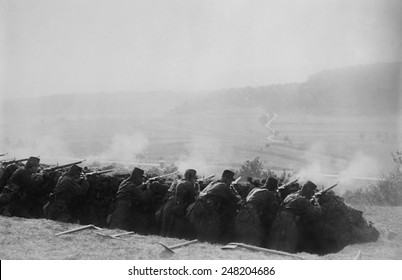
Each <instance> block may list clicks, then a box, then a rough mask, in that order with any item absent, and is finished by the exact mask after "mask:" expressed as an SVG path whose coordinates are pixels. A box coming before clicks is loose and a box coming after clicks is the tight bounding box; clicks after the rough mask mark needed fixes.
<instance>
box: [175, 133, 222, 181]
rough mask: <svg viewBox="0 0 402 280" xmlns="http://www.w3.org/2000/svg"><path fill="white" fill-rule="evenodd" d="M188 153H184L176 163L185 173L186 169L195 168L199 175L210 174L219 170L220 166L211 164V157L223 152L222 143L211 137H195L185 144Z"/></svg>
mask: <svg viewBox="0 0 402 280" xmlns="http://www.w3.org/2000/svg"><path fill="white" fill-rule="evenodd" d="M185 148H186V150H187V151H189V152H188V154H182V155H181V156H180V158H179V160H178V161H177V162H175V165H176V166H177V167H178V169H179V171H180V172H182V173H184V171H185V170H186V169H189V168H191V169H195V170H197V174H198V175H199V176H202V175H205V176H208V175H210V174H212V173H216V172H217V171H218V166H216V165H212V164H211V159H212V158H216V156H217V155H220V154H221V151H222V144H221V143H220V141H217V140H216V139H213V138H211V137H197V138H193V139H192V141H190V142H189V143H188V144H186V145H185Z"/></svg>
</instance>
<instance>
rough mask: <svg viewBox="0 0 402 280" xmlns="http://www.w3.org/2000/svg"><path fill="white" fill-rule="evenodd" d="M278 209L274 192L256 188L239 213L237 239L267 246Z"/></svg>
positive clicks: (236, 229)
mask: <svg viewBox="0 0 402 280" xmlns="http://www.w3.org/2000/svg"><path fill="white" fill-rule="evenodd" d="M278 210H279V202H278V200H277V198H276V196H275V193H274V192H272V191H269V190H267V189H266V188H254V189H253V190H252V191H251V192H250V193H249V194H248V196H247V198H246V204H245V205H243V206H242V207H241V209H240V210H239V213H238V214H237V217H236V223H235V236H236V240H237V241H239V242H243V243H248V244H252V245H256V246H262V247H265V246H266V240H267V239H268V238H269V233H270V229H271V225H272V222H273V221H274V219H275V216H276V214H277V212H278Z"/></svg>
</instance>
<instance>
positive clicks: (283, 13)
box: [0, 0, 402, 180]
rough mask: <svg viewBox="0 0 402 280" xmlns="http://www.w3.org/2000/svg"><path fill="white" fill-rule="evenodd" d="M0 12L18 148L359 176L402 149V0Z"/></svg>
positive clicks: (103, 4)
mask: <svg viewBox="0 0 402 280" xmlns="http://www.w3.org/2000/svg"><path fill="white" fill-rule="evenodd" d="M0 20H1V23H0V26H1V27H0V40H1V44H0V61H1V63H0V65H2V66H3V68H1V69H0V74H1V75H0V83H1V96H0V106H1V112H0V149H1V150H0V153H3V152H8V153H9V155H8V156H10V157H14V156H15V157H27V156H29V155H40V156H41V158H42V160H43V161H46V160H47V161H48V162H55V161H57V162H62V161H67V160H69V159H72V158H74V159H77V158H88V159H93V160H104V161H105V162H110V161H111V162H113V161H121V162H124V163H125V164H128V163H130V162H131V163H133V162H147V163H158V162H159V161H162V160H163V161H168V162H174V163H175V164H177V165H178V166H179V167H180V169H181V170H184V169H185V168H187V167H190V165H191V166H192V167H194V168H197V169H199V170H200V171H201V173H205V174H206V175H207V174H208V173H210V172H220V171H221V170H222V169H224V168H227V167H231V168H237V167H238V166H239V165H240V164H241V163H242V162H244V161H245V160H249V159H253V158H255V157H257V156H258V157H260V158H261V159H262V160H264V161H265V162H266V166H267V167H270V168H272V169H279V170H281V169H283V168H286V169H288V170H294V169H295V170H299V171H300V172H301V174H307V175H306V176H310V177H311V176H313V175H314V174H315V173H328V174H343V175H344V176H343V177H345V178H346V177H347V175H350V176H361V177H379V176H381V175H382V174H383V173H385V172H387V171H388V170H389V169H390V168H392V167H393V163H392V159H391V156H390V153H391V152H394V151H396V150H398V149H402V147H401V143H402V141H401V139H402V136H401V133H402V129H401V127H402V121H401V108H402V103H401V102H402V98H401V81H402V78H401V63H400V61H401V54H402V52H401V50H402V37H401V36H402V35H401V34H402V2H400V1H392V0H381V1H377V0H376V1H374V0H373V1H372V0H368V1H367V0H356V1H325V2H324V1H286V3H283V1H281V2H278V1H259V0H255V1H198V0H197V1H184V0H183V1H182V0H173V1H156V0H155V1H123V0H121V1H95V0H86V1H85V0H84V1H82V0H81V1H78V0H76V1H74V0H73V1H47V0H38V1H28V0H22V1H9V0H0ZM267 114H268V116H269V117H272V116H274V114H276V116H277V117H275V119H274V120H272V122H270V123H269V126H268V127H267V123H266V121H267V118H269V117H268V116H267ZM332 179H333V178H331V180H332ZM317 180H319V178H317ZM334 180H335V179H334ZM345 180H346V179H345Z"/></svg>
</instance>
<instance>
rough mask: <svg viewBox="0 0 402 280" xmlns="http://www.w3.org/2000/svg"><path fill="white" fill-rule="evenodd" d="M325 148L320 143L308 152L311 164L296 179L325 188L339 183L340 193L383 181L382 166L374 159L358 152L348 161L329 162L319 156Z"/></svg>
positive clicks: (307, 156)
mask: <svg viewBox="0 0 402 280" xmlns="http://www.w3.org/2000/svg"><path fill="white" fill-rule="evenodd" d="M324 148H325V147H324V145H323V144H322V143H319V142H318V143H315V144H314V145H313V146H312V147H311V149H310V150H309V151H308V152H306V158H307V159H308V161H309V162H311V164H309V165H308V166H307V167H306V168H303V169H301V170H300V171H299V172H298V174H297V175H296V177H300V180H301V181H306V180H310V181H313V182H314V183H315V184H317V185H319V186H320V185H323V186H325V187H328V186H330V185H332V184H334V183H336V182H339V186H338V187H337V190H336V191H337V192H338V193H342V192H344V191H346V190H353V189H356V188H358V187H360V186H362V185H367V183H373V182H375V181H377V180H380V179H381V174H380V172H379V170H380V168H379V167H380V166H379V163H378V160H376V159H375V158H374V157H372V156H370V155H367V154H365V153H364V152H362V151H357V152H356V153H355V154H354V155H352V156H351V157H350V159H348V160H344V159H336V160H333V161H332V162H329V161H328V160H327V159H326V158H325V157H323V156H322V155H319V152H323V151H324Z"/></svg>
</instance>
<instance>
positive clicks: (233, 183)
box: [231, 176, 241, 185]
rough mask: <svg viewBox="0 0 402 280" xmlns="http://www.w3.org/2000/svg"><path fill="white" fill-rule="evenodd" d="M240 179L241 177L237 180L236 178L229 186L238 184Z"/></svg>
mask: <svg viewBox="0 0 402 280" xmlns="http://www.w3.org/2000/svg"><path fill="white" fill-rule="evenodd" d="M240 179H241V176H240V177H239V178H237V179H236V180H234V181H233V182H232V183H231V185H236V184H237V183H239V181H240Z"/></svg>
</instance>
